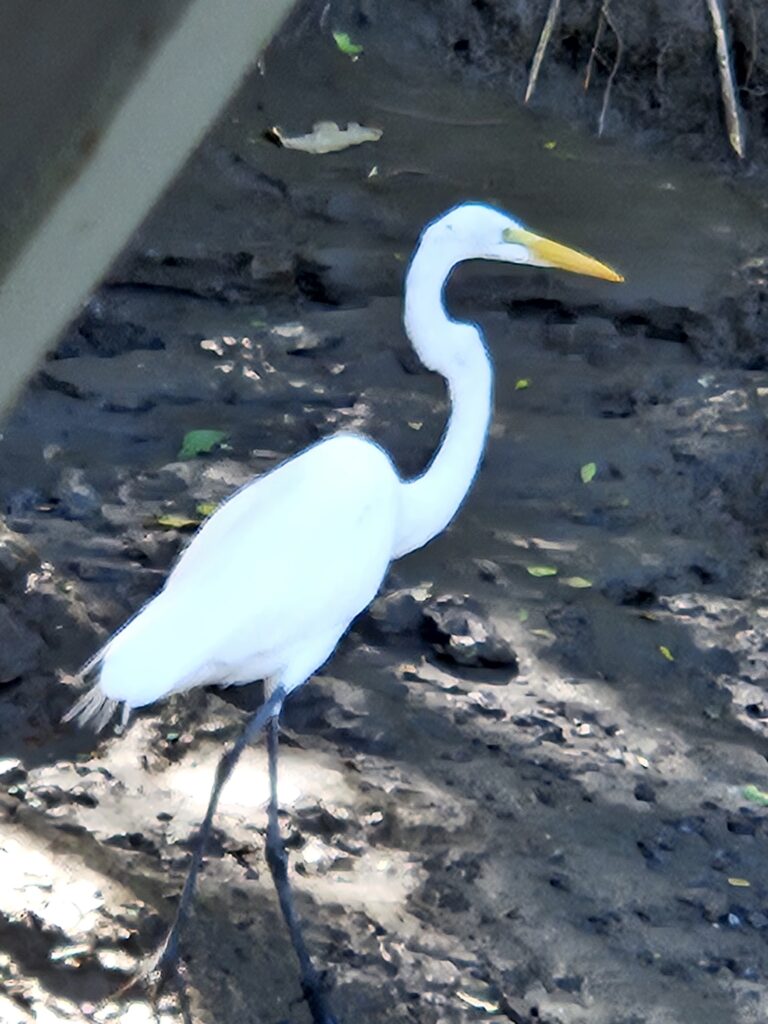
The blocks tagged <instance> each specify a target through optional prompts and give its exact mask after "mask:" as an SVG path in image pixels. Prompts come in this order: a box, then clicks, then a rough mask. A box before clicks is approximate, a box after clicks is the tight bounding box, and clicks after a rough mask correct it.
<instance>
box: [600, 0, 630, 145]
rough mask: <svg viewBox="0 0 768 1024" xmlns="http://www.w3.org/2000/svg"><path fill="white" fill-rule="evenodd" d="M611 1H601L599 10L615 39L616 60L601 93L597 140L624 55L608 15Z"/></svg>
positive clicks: (601, 130) (611, 19) (614, 26)
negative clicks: (601, 4) (601, 100)
mask: <svg viewBox="0 0 768 1024" xmlns="http://www.w3.org/2000/svg"><path fill="white" fill-rule="evenodd" d="M610 2H611V0H603V6H602V8H601V9H600V17H601V18H603V19H604V21H605V23H606V25H607V26H608V28H610V30H611V32H613V34H614V36H615V37H616V59H615V60H614V62H613V67H612V68H611V73H610V75H608V81H607V82H606V84H605V92H604V93H603V106H602V109H601V110H600V120H599V121H598V122H597V135H598V138H601V137H602V134H603V130H604V129H605V118H606V116H607V114H608V103H609V102H610V99H611V89H612V88H613V80H614V78H615V77H616V72H617V71H618V70H619V64H621V58H622V55H623V53H624V40H623V39H622V38H621V35H620V34H619V30H618V29H617V28H616V23H615V22H614V20H613V18H612V17H611V15H610V12H609V10H608V7H609V5H610Z"/></svg>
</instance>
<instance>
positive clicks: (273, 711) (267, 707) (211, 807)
mask: <svg viewBox="0 0 768 1024" xmlns="http://www.w3.org/2000/svg"><path fill="white" fill-rule="evenodd" d="M284 699H285V694H284V693H283V691H282V690H280V689H277V690H275V691H274V693H273V694H272V696H271V697H270V698H269V699H268V700H267V701H265V702H264V704H262V706H261V707H260V708H259V710H258V711H257V712H256V714H254V715H253V716H252V717H251V718H249V720H248V721H247V722H246V725H245V728H244V729H243V731H242V732H241V733H240V736H239V737H238V738H237V740H235V742H234V744H233V745H232V746H231V747H230V749H229V750H227V751H226V752H225V753H224V754H223V755H222V757H221V760H220V761H219V763H218V765H217V766H216V777H215V779H214V783H213V789H212V790H211V795H210V798H209V800H208V810H207V811H206V812H205V817H204V818H203V823H202V825H201V826H200V831H199V832H198V835H197V843H196V846H195V849H194V852H193V854H192V863H191V864H190V865H189V871H188V872H187V878H186V881H185V882H184V889H183V890H182V893H181V898H180V899H179V905H178V908H177V910H176V917H175V918H174V921H173V924H172V925H171V930H170V931H169V932H168V935H167V937H166V939H165V942H164V943H163V945H162V946H161V948H160V951H159V953H158V954H157V957H156V958H155V960H154V961H153V962H152V964H151V966H150V967H149V969H148V971H147V972H146V974H145V975H143V976H140V977H139V979H137V980H141V977H148V978H149V979H150V980H151V981H152V983H153V984H154V985H155V987H156V988H158V989H159V988H160V987H161V985H162V983H163V982H164V981H165V980H166V979H167V978H168V976H169V975H170V974H172V973H173V972H174V971H175V968H176V965H177V962H178V959H179V938H180V936H181V931H182V929H183V928H184V925H185V923H186V920H187V917H188V916H189V911H190V909H191V907H192V900H193V897H194V895H195V885H196V883H197V876H198V874H199V873H200V868H201V866H202V863H203V854H204V853H205V847H206V844H207V842H208V836H209V835H210V832H211V823H212V822H213V816H214V814H215V813H216V807H217V806H218V803H219V797H220V796H221V790H222V789H223V787H224V783H225V782H226V781H227V779H228V778H229V776H230V775H231V774H232V771H233V769H234V767H235V765H236V764H237V762H238V760H239V758H240V755H241V754H242V752H243V750H245V748H246V747H247V746H248V744H249V743H250V742H251V740H253V739H254V738H255V737H256V736H257V735H258V734H259V733H260V732H261V730H262V729H263V728H264V726H265V725H266V724H267V723H268V722H272V721H276V720H277V718H276V716H277V715H279V714H280V708H281V707H282V706H283V700H284ZM131 984H133V983H131Z"/></svg>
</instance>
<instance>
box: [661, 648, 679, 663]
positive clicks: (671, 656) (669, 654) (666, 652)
mask: <svg viewBox="0 0 768 1024" xmlns="http://www.w3.org/2000/svg"><path fill="white" fill-rule="evenodd" d="M659 650H660V651H661V653H662V655H663V656H664V657H665V658H666V659H667V661H674V660H675V656H674V654H673V653H672V651H670V649H669V648H668V647H665V646H664V644H659Z"/></svg>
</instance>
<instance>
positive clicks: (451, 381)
mask: <svg viewBox="0 0 768 1024" xmlns="http://www.w3.org/2000/svg"><path fill="white" fill-rule="evenodd" d="M467 259H486V260H500V261H504V262H509V263H522V264H528V265H533V266H542V267H550V266H556V267H561V268H562V269H567V270H573V271H577V272H580V273H584V274H591V275H593V276H596V277H603V278H606V279H608V280H614V281H615V280H621V278H620V276H619V275H618V274H616V273H615V272H614V271H612V270H610V268H608V267H606V266H605V265H603V264H601V263H598V262H597V261H596V260H593V259H591V258H590V257H588V256H584V255H583V254H581V253H578V252H576V251H575V250H571V249H566V248H565V247H563V246H560V245H558V244H557V243H554V242H550V241H548V240H547V239H543V238H541V237H539V236H537V235H534V234H532V233H531V232H529V231H528V230H527V229H526V228H524V227H523V225H522V224H520V223H519V221H516V220H515V219H514V218H512V217H510V216H509V215H508V214H506V213H504V212H503V211H501V210H497V209H494V208H493V207H491V206H487V205H485V204H482V203H464V204H462V205H461V206H458V207H455V208H454V209H452V210H449V211H448V212H447V213H446V214H443V215H442V216H441V217H439V218H438V219H437V220H435V221H433V222H432V223H431V224H429V225H428V226H427V227H426V228H425V229H424V231H423V232H422V235H421V238H420V240H419V245H418V247H417V249H416V251H415V253H414V255H413V258H412V260H411V264H410V267H409V270H408V276H407V279H406V289H405V314H404V321H405V328H406V332H407V334H408V336H409V338H410V339H411V342H412V343H413V346H414V348H415V350H416V352H417V354H418V356H419V357H420V359H421V361H422V362H423V363H424V364H425V366H426V367H427V368H429V369H430V370H434V371H436V372H438V373H440V374H442V376H443V377H444V378H445V379H446V382H447V386H448V391H449V397H450V401H451V412H450V417H449V421H448V425H447V427H446V430H445V433H444V435H443V438H442V441H441V443H440V445H439V447H438V449H437V451H436V453H435V455H434V457H433V458H432V461H431V462H430V464H429V466H428V467H427V469H426V470H425V471H424V473H422V474H421V475H420V476H418V477H416V478H415V479H413V480H402V479H401V478H400V476H399V475H398V473H397V471H396V469H395V467H394V465H393V463H392V461H391V459H390V457H389V456H388V455H387V454H386V453H385V452H384V451H383V450H382V449H381V448H380V447H379V446H378V445H376V444H375V443H374V442H373V441H371V440H369V439H367V438H365V437H361V436H359V435H354V434H339V435H336V436H335V437H331V438H329V439H327V440H325V441H321V442H320V443H318V444H316V445H314V446H313V447H311V448H309V449H307V450H306V451H304V452H302V453H300V454H299V455H297V456H295V457H294V458H292V459H290V460H288V461H287V462H285V463H283V464H282V465H280V466H278V467H277V468H276V469H274V470H273V471H272V472H270V473H267V474H265V475H264V476H262V477H259V478H257V479H256V480H254V481H252V482H251V483H249V484H248V485H246V486H245V487H243V488H241V489H240V490H239V491H238V492H237V493H236V494H234V495H233V496H232V497H231V498H230V499H229V500H228V501H227V502H226V503H225V504H224V505H223V506H222V507H221V508H219V509H218V510H217V511H216V512H215V513H214V515H213V516H211V518H210V519H208V520H207V522H206V523H204V525H203V526H202V528H201V529H200V531H199V532H198V533H197V535H196V536H195V538H194V539H193V541H192V543H191V544H190V546H189V547H188V548H187V550H186V551H185V552H184V553H183V555H182V556H181V558H180V559H179V561H178V563H177V564H176V566H175V568H174V569H173V570H172V572H171V574H170V576H169V577H168V580H167V582H166V584H165V586H164V587H163V589H162V590H161V591H160V592H159V594H157V595H156V596H155V597H154V598H153V599H152V600H151V601H149V603H148V604H146V605H145V606H144V608H143V609H142V610H141V611H140V612H139V613H138V614H137V615H136V616H135V617H134V618H133V619H131V620H130V621H129V622H128V623H127V624H126V625H125V626H124V627H123V629H122V630H120V631H119V632H118V633H116V634H115V636H114V637H113V638H112V639H111V640H110V641H108V643H107V644H106V645H105V647H104V648H103V649H102V650H101V651H100V652H99V653H98V654H97V655H96V656H95V658H94V659H92V661H91V662H90V663H89V666H88V668H89V669H90V670H92V671H93V672H95V673H96V675H97V682H96V685H95V686H94V688H93V689H92V690H91V691H90V692H89V693H87V694H86V695H85V696H84V697H83V698H81V700H80V701H79V702H78V703H77V704H76V705H75V707H74V708H73V709H72V711H71V712H70V714H69V716H68V717H74V716H79V717H80V718H81V719H88V718H93V719H95V721H96V724H97V725H101V724H103V723H104V722H105V721H106V720H107V719H108V717H109V716H110V715H111V713H112V711H113V710H114V707H115V706H116V704H117V703H123V704H124V705H125V706H126V707H127V708H131V707H139V706H142V705H145V704H149V703H151V702H153V701H155V700H157V699H158V698H160V697H163V696H165V695H166V694H169V693H173V692H176V691H180V690H187V689H189V688H191V687H194V686H200V685H202V684H205V683H220V684H221V683H223V684H236V683H248V682H251V681H253V680H256V679H266V680H267V682H268V684H269V685H268V694H269V697H268V700H267V704H266V705H265V707H264V709H263V713H262V712H260V713H257V715H256V716H255V718H254V719H252V721H251V723H250V724H249V726H248V727H247V728H246V731H245V732H244V734H243V736H242V737H241V740H240V741H238V744H236V745H235V747H234V748H233V750H232V751H231V752H230V754H229V755H225V758H224V759H223V760H222V762H221V766H220V771H219V772H218V773H217V779H216V784H215V786H214V790H213V792H212V795H211V802H210V804H209V809H208V814H207V815H206V819H205V822H204V823H203V826H202V829H201V844H200V845H201V847H202V845H203V844H204V837H205V835H206V834H207V830H208V829H209V828H210V823H211V819H212V816H213V812H214V810H215V806H216V802H217V800H218V794H219V792H220V789H221V785H223V781H224V778H225V777H226V776H227V775H228V774H229V773H230V772H231V770H232V767H233V765H234V763H235V761H236V759H237V756H238V755H239V752H240V750H241V749H242V746H243V745H244V743H245V742H247V740H248V739H250V737H251V735H252V734H253V733H255V731H256V730H257V729H260V728H263V726H264V725H265V723H266V722H271V723H272V726H274V729H275V730H276V721H277V715H278V714H279V711H280V707H281V705H282V700H283V699H284V697H285V696H286V695H287V694H288V693H290V692H291V690H293V689H295V688H296V687H297V686H300V685H301V684H302V683H304V682H305V681H306V680H307V679H308V678H309V677H310V676H311V675H312V673H313V672H315V671H316V670H317V669H318V668H319V667H320V666H321V665H322V664H323V663H324V662H325V661H326V660H327V659H328V658H329V657H330V655H331V654H332V652H333V650H334V648H335V647H336V645H337V643H338V641H339V639H340V638H341V636H342V635H343V634H344V632H345V631H346V629H347V628H348V627H349V625H350V623H351V622H352V620H353V619H354V618H355V616H356V615H358V614H359V613H360V612H361V611H362V610H363V609H364V608H365V607H366V606H367V605H368V604H369V603H370V601H371V600H372V599H373V598H374V596H375V595H376V592H377V591H378V589H379V587H380V586H381V583H382V581H383V579H384V576H385V574H386V572H387V568H388V566H389V564H390V562H391V561H392V560H393V559H395V558H399V557H400V556H402V555H404V554H407V553H408V552H409V551H412V550H414V549H416V548H419V547H421V546H422V545H423V544H425V543H427V542H428V541H429V540H431V539H432V538H433V537H434V536H436V535H437V534H439V533H440V532H441V531H442V530H443V529H444V528H445V527H446V526H447V525H448V523H449V522H450V521H451V519H452V518H453V517H454V515H455V513H456V511H457V509H458V508H459V506H460V505H461V502H462V501H463V499H464V497H465V496H466V494H467V492H468V490H469V488H470V487H471V484H472V481H473V479H474V476H475V474H476V472H477V468H478V465H479V463H480V459H481V457H482V452H483V448H484V445H485V440H486V436H487V432H488V426H489V422H490V417H491V409H492V393H493V371H492V366H491V361H490V358H489V356H488V353H487V351H486V348H485V345H484V342H483V339H482V335H481V333H480V330H479V329H478V328H477V327H476V326H474V325H473V324H468V323H460V322H458V321H455V320H453V319H452V318H451V317H450V316H449V315H448V313H447V312H446V309H445V305H444V301H443V289H444V286H445V283H446V281H447V279H448V277H449V275H450V273H451V271H452V269H453V268H454V267H455V266H456V264H457V263H459V262H461V261H463V260H467ZM270 737H271V739H270V747H269V750H270V770H271V778H272V799H271V802H270V831H269V832H268V854H270V850H271V857H272V860H271V861H270V867H272V868H273V877H275V881H276V885H278V891H279V892H280V895H281V905H283V911H284V914H285V916H286V921H287V923H288V926H289V929H290V931H291V936H292V940H293V942H294V947H295V948H296V951H297V954H298V956H299V960H300V962H301V965H302V979H303V986H304V988H305V993H309V994H310V995H311V998H315V999H316V1000H317V1004H316V1005H317V1007H318V1009H317V1011H316V1010H315V1009H314V1008H313V1010H312V1013H313V1017H314V1019H315V1020H316V1021H318V1022H319V1021H322V1022H324V1024H327V1022H330V1021H332V1020H333V1018H332V1016H331V1015H330V1014H329V1012H328V1011H327V1009H326V1008H325V1007H324V1003H323V1000H322V998H321V997H320V995H318V987H317V978H316V977H315V975H314V973H313V968H312V966H311V963H310V961H309V958H308V954H307V952H306V948H305V947H304V945H303V940H302V939H301V935H300V931H299V929H298V925H297V922H296V921H295V917H294V916H293V911H292V907H291V906H290V899H289V893H288V887H287V875H284V873H283V875H281V873H280V872H281V871H282V870H283V868H284V865H283V866H282V867H281V864H282V862H280V852H279V850H280V849H281V848H280V843H279V832H278V828H277V805H276V781H275V780H276V771H277V761H276V759H277V733H276V731H273V732H270ZM270 836H271V839H270ZM200 856H201V853H200V851H198V855H197V859H196V860H194V861H193V866H192V867H191V868H190V873H189V876H188V879H187V885H186V886H185V893H184V896H183V897H182V901H181V903H180V906H179V911H178V914H177V920H176V923H175V925H174V928H173V929H172V931H171V934H170V936H169V939H168V941H167V943H166V946H165V947H164V953H163V956H164V957H166V959H171V958H172V957H173V956H175V955H176V952H175V942H176V940H177V938H178V932H179V930H180V928H181V923H182V921H183V917H184V913H185V912H186V908H187V906H188V904H189V900H190V899H191V893H192V891H193V889H194V881H195V877H196V874H197V870H198V868H199V863H200ZM268 859H269V858H268ZM286 894H288V895H286ZM284 901H288V902H287V903H286V902H284ZM169 951H172V952H169ZM312 994H313V995H312ZM310 995H308V998H310ZM310 1002H311V999H310ZM312 1006H313V1007H314V1006H315V1004H312Z"/></svg>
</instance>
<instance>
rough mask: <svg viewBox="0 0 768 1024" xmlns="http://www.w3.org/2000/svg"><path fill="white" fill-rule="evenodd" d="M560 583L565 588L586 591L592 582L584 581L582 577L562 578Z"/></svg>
mask: <svg viewBox="0 0 768 1024" xmlns="http://www.w3.org/2000/svg"><path fill="white" fill-rule="evenodd" d="M560 582H561V583H564V584H565V585H566V587H573V588H574V590H586V589H587V587H591V586H592V580H587V579H584V577H583V576H563V577H562V579H561V580H560Z"/></svg>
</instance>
